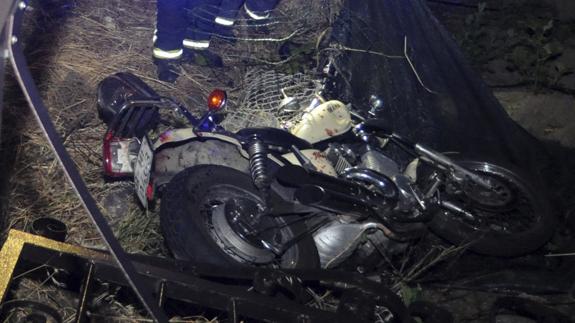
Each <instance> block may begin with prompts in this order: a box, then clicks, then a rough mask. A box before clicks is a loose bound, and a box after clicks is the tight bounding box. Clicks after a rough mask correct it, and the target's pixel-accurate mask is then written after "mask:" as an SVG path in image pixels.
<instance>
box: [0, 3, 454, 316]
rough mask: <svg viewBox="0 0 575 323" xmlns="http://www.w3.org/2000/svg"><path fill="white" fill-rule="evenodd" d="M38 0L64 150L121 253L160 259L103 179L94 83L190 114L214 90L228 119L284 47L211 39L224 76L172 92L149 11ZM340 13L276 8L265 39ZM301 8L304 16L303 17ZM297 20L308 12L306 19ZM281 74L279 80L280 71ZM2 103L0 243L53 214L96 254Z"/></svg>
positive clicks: (29, 123)
mask: <svg viewBox="0 0 575 323" xmlns="http://www.w3.org/2000/svg"><path fill="white" fill-rule="evenodd" d="M38 2H40V0H38V1H37V2H32V8H33V10H32V11H31V12H30V13H29V16H30V17H29V18H28V20H27V21H28V23H27V26H26V34H27V37H26V39H28V41H27V44H28V47H27V53H28V59H29V61H30V67H31V69H32V72H33V74H34V76H35V77H36V80H37V83H38V86H39V89H40V91H41V95H42V97H43V99H44V101H45V103H46V105H47V107H48V108H49V110H50V114H51V117H52V120H53V122H54V124H55V125H56V128H57V130H58V131H59V132H60V134H61V136H62V138H63V140H64V142H65V145H66V148H67V149H68V152H69V153H70V155H71V156H72V158H73V160H74V161H75V163H76V165H77V167H78V169H79V170H80V173H81V174H82V176H83V178H84V180H85V181H86V183H87V185H88V187H89V189H90V191H91V193H92V194H93V195H94V197H95V198H96V200H97V201H99V202H100V203H101V205H102V209H104V210H105V211H106V215H107V217H108V219H109V222H110V224H111V226H112V227H113V229H114V232H115V233H116V236H117V237H118V239H119V241H120V242H121V244H122V245H123V246H124V248H126V250H127V251H129V252H135V253H146V254H152V255H162V256H166V255H167V254H168V252H167V250H166V249H165V247H164V245H163V239H162V236H161V234H160V232H159V219H158V216H157V214H156V213H154V212H150V213H149V214H147V213H146V212H145V211H143V210H142V209H141V208H139V206H138V205H137V204H136V203H135V199H134V197H133V192H132V191H131V190H130V184H129V183H109V182H106V181H105V180H104V179H103V177H102V172H101V141H102V137H103V134H104V131H105V127H104V126H103V124H102V123H101V121H100V120H99V119H98V118H97V113H96V86H97V84H98V82H99V81H101V80H102V79H103V78H105V77H106V76H108V75H110V74H112V73H115V72H118V71H129V72H132V73H133V74H135V75H137V76H139V77H140V78H142V79H143V80H144V81H146V82H147V83H148V84H150V85H151V86H152V87H153V88H154V89H156V90H157V91H158V92H159V93H160V94H163V95H167V96H172V97H175V98H176V99H177V100H179V101H181V102H184V103H185V104H186V105H188V106H189V107H190V108H191V109H192V111H196V112H198V110H200V109H201V107H202V106H203V102H204V99H205V95H206V94H207V93H208V92H209V91H210V90H211V89H212V88H214V87H220V88H224V89H226V90H227V91H228V94H229V96H230V101H231V107H230V108H231V112H233V111H234V109H235V108H237V107H238V106H239V105H240V104H241V102H242V99H244V98H245V97H246V93H244V92H242V88H245V86H246V83H245V82H246V80H245V78H244V76H245V75H246V74H247V71H250V69H254V68H258V69H264V70H265V69H270V70H271V69H278V68H279V69H281V68H282V66H284V64H285V65H288V64H290V61H291V59H288V60H287V61H282V60H281V59H280V58H279V56H278V55H277V50H278V47H279V45H280V42H277V41H274V40H271V41H266V42H261V41H244V40H239V41H238V42H237V43H236V44H235V45H231V44H229V43H226V42H223V41H217V42H215V44H214V45H215V46H214V50H215V51H216V52H218V53H219V54H220V55H222V57H223V58H224V62H225V64H226V67H225V68H223V69H218V70H212V69H209V68H205V67H199V66H194V65H184V66H183V70H182V75H181V76H180V78H179V80H178V82H177V83H176V84H168V83H163V82H161V81H158V80H157V79H156V78H155V67H154V65H153V64H152V61H151V46H152V42H151V36H152V34H153V30H154V20H155V3H153V2H147V1H137V0H123V1H120V0H95V1H76V2H74V3H73V7H74V8H73V9H72V10H64V11H59V10H57V8H59V6H63V5H65V4H67V3H68V2H64V1H62V0H57V1H51V2H50V3H51V6H50V8H44V9H42V7H41V6H40V5H39V3H38ZM340 5H341V1H339V0H326V1H313V2H309V1H306V0H291V1H283V2H282V4H281V5H280V7H279V8H278V10H277V12H278V20H277V21H276V24H275V25H273V26H268V27H269V29H268V31H269V34H265V35H266V37H269V38H273V39H276V40H277V39H281V38H285V37H286V36H289V37H291V40H292V41H294V42H297V43H307V44H313V45H316V43H317V40H318V39H319V38H320V37H321V36H323V35H325V33H326V30H327V28H328V26H329V23H330V21H331V20H332V19H333V17H334V15H335V12H336V11H337V8H338V6H340ZM303 7H306V10H302V8H303ZM301 12H307V13H308V14H307V15H302V14H301ZM239 25H240V27H239V28H238V30H237V33H238V34H239V36H240V38H258V37H263V36H264V34H262V32H261V30H258V29H254V28H253V27H249V26H245V24H244V25H242V22H241V21H240V23H239ZM282 72H283V73H285V70H282ZM7 99H8V102H7V106H6V108H5V111H4V113H5V115H4V119H5V121H4V126H3V134H2V139H3V147H2V156H3V159H4V160H3V161H4V169H5V177H6V178H7V181H8V189H7V195H6V197H5V202H4V203H3V204H2V207H3V210H2V211H3V212H2V219H4V223H3V225H2V227H0V232H3V233H2V235H5V233H6V232H7V230H8V229H10V228H15V229H20V230H25V231H28V230H29V229H30V224H31V222H32V221H33V220H34V219H36V218H39V217H43V216H51V217H54V218H57V219H59V220H61V221H63V222H64V223H66V224H67V226H68V229H69V235H68V239H67V242H69V243H73V244H78V245H83V246H88V247H99V248H102V247H103V244H102V241H101V239H100V238H99V235H98V233H97V231H96V230H95V228H94V226H93V224H92V222H91V220H90V219H89V217H88V215H87V214H86V212H85V211H84V209H83V208H82V206H81V204H80V202H79V200H78V198H77V196H76V195H75V193H74V192H73V191H72V190H71V188H70V186H69V185H68V183H67V181H66V180H65V177H64V176H63V173H62V171H61V169H60V165H59V164H58V163H57V161H56V160H55V159H54V155H53V153H52V151H51V149H50V146H49V145H48V143H47V142H46V139H45V138H44V136H43V134H42V133H41V132H40V131H39V130H38V126H37V124H36V120H35V119H34V118H33V116H32V114H31V112H30V111H29V109H28V108H26V107H25V105H26V104H25V102H23V101H22V100H21V98H19V97H18V95H17V91H15V89H14V87H13V84H12V87H11V88H10V89H9V91H8V93H7ZM114 199H116V201H115V203H113V202H114V201H113V200H114ZM118 199H119V202H120V203H118ZM110 200H112V203H110ZM125 201H128V203H125ZM110 204H115V205H118V204H121V205H123V207H120V208H105V207H104V206H105V205H110ZM1 240H3V239H2V237H1V236H0V241H1ZM458 251H459V249H454V248H450V249H446V250H436V249H433V250H432V251H430V253H429V254H428V255H425V256H424V257H423V258H421V259H420V260H419V261H416V262H415V263H411V262H410V261H411V260H412V259H411V256H410V255H406V258H405V259H406V263H405V264H404V265H403V266H402V267H401V268H393V271H394V275H395V279H396V280H395V282H397V283H398V285H396V286H395V287H396V288H397V289H399V288H400V287H401V286H400V285H399V283H400V282H401V283H406V282H410V281H412V280H414V279H416V278H418V277H419V276H420V275H421V274H422V273H423V272H425V271H426V270H427V269H429V268H430V267H432V266H433V265H435V264H436V263H437V262H439V261H442V260H443V259H445V257H448V256H451V255H452V254H453V253H457V252H458ZM408 262H409V263H408ZM20 287H21V288H20V289H19V291H18V293H17V294H16V297H17V298H28V299H38V300H41V301H43V302H48V303H49V304H52V305H53V306H56V307H57V308H59V309H60V311H61V312H62V313H63V315H65V317H66V318H67V320H68V321H70V319H71V317H72V315H73V311H74V304H75V298H74V297H75V296H74V295H72V294H70V293H63V292H62V291H59V290H57V289H56V288H54V287H52V286H50V285H49V284H44V283H43V282H37V281H32V280H23V283H22V284H21V286H20ZM102 297H104V298H106V297H108V298H107V299H106V301H107V305H108V306H107V308H108V309H107V310H106V311H103V312H101V313H97V314H96V313H94V315H95V316H94V319H95V320H97V321H100V320H101V321H106V322H107V321H117V322H147V320H146V319H145V318H144V317H142V316H141V315H140V313H139V311H138V310H136V309H134V308H133V307H131V306H125V305H123V304H121V303H119V302H117V301H116V300H115V298H114V297H110V295H107V296H106V295H104V296H102ZM323 298H326V295H323V296H318V299H322V300H323ZM327 298H328V299H329V298H330V297H327ZM318 303H319V304H322V303H325V304H328V303H329V302H323V301H318ZM325 304H324V305H325ZM328 305H329V304H328ZM328 305H325V306H328ZM328 307H329V306H328ZM191 321H200V322H208V320H206V319H205V318H196V317H192V318H178V319H175V320H174V322H191Z"/></svg>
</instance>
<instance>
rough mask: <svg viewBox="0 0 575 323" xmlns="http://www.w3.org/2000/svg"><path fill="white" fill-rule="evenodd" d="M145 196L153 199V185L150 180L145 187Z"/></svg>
mask: <svg viewBox="0 0 575 323" xmlns="http://www.w3.org/2000/svg"><path fill="white" fill-rule="evenodd" d="M146 198H147V199H148V201H152V200H153V199H154V185H153V184H152V183H151V182H150V183H148V186H147V187H146Z"/></svg>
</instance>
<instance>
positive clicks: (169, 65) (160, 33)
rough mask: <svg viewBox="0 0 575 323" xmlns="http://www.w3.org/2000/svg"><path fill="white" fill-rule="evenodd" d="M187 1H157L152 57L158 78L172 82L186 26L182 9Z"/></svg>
mask: <svg viewBox="0 0 575 323" xmlns="http://www.w3.org/2000/svg"><path fill="white" fill-rule="evenodd" d="M186 1H187V0H158V12H157V23H156V33H155V35H154V48H153V52H152V55H153V57H154V63H155V64H156V65H157V66H158V78H159V79H160V80H162V81H168V82H174V81H175V80H176V78H177V77H178V74H177V72H176V70H177V64H178V61H179V59H180V58H181V57H182V54H183V48H182V41H183V39H184V34H185V30H186V26H187V21H186V16H185V11H184V7H185V5H186Z"/></svg>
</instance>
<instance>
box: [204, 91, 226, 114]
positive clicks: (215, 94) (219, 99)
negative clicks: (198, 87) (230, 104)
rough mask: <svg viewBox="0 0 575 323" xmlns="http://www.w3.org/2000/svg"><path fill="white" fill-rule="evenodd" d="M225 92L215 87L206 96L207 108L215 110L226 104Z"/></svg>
mask: <svg viewBox="0 0 575 323" xmlns="http://www.w3.org/2000/svg"><path fill="white" fill-rule="evenodd" d="M227 97H228V96H227V94H226V92H225V91H223V90H220V89H215V90H213V91H212V93H210V95H209V96H208V109H210V110H213V111H217V110H219V109H221V108H223V107H224V105H226V100H227Z"/></svg>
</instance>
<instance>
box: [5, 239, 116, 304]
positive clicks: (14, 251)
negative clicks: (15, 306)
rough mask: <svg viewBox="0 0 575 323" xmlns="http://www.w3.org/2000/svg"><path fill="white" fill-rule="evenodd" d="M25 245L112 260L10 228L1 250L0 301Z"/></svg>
mask: <svg viewBox="0 0 575 323" xmlns="http://www.w3.org/2000/svg"><path fill="white" fill-rule="evenodd" d="M25 245H33V246H36V247H41V248H45V249H49V250H53V251H57V252H61V253H66V254H72V255H76V256H80V257H83V258H89V259H91V260H101V261H111V260H112V259H111V257H110V256H109V255H108V254H105V253H102V252H98V251H94V250H90V249H86V248H83V247H79V246H74V245H71V244H67V243H63V242H58V241H55V240H50V239H48V238H44V237H41V236H37V235H33V234H30V233H26V232H22V231H18V230H10V232H9V233H8V239H6V242H4V245H3V246H2V249H1V250H0V303H1V302H2V301H3V300H4V298H5V297H6V294H7V292H8V287H9V285H10V281H11V280H12V276H13V274H14V269H15V268H16V265H17V264H18V261H19V259H20V256H21V254H22V250H23V249H24V246H25Z"/></svg>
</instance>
